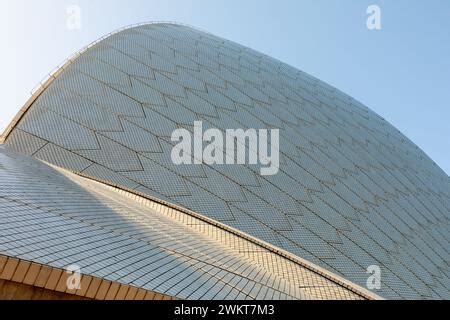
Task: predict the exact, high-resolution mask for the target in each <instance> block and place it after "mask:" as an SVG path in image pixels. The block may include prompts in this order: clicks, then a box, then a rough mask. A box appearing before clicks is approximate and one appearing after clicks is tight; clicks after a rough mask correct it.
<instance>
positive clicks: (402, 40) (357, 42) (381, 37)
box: [0, 0, 450, 174]
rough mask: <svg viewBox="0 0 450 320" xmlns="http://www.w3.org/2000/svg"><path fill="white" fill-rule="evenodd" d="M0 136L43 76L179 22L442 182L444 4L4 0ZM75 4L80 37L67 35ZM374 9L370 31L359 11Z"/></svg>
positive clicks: (447, 39) (447, 33)
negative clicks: (109, 37)
mask: <svg viewBox="0 0 450 320" xmlns="http://www.w3.org/2000/svg"><path fill="white" fill-rule="evenodd" d="M2 4H3V6H2V10H1V11H0V23H1V26H0V27H1V28H0V36H1V39H2V43H3V45H2V50H1V53H0V54H1V57H0V58H1V59H0V63H1V70H2V77H0V78H1V81H2V83H1V87H2V104H1V106H0V130H2V129H3V128H4V127H6V125H7V124H8V123H9V121H10V120H11V118H12V117H13V116H14V114H15V113H16V112H17V111H18V109H19V108H20V106H22V105H23V104H24V102H25V101H26V100H27V98H28V97H29V92H30V90H31V89H32V88H33V87H35V86H36V84H37V83H38V82H39V81H40V80H41V78H43V77H44V76H45V75H46V74H47V73H48V72H49V71H50V70H52V69H53V68H54V67H56V66H57V65H58V64H59V63H60V62H61V61H62V60H64V59H65V58H66V57H68V56H69V55H70V54H72V53H73V52H75V51H77V50H78V49H80V48H81V47H83V46H85V45H86V44H88V43H90V42H91V41H93V40H96V39H97V38H99V37H100V36H102V35H104V34H106V33H108V32H110V31H112V30H114V29H117V28H119V27H122V26H125V25H129V24H133V23H137V22H144V21H177V22H183V23H187V24H190V25H193V26H196V27H199V28H201V29H205V30H208V31H210V32H211V33H213V34H216V35H218V36H222V37H224V38H227V39H230V40H233V41H236V42H238V43H241V44H243V45H246V46H249V47H251V48H253V49H256V50H258V51H261V52H263V53H266V54H268V55H270V56H273V57H275V58H278V59H280V60H281V61H283V62H286V63H288V64H290V65H292V66H294V67H297V68H299V69H301V70H303V71H305V72H308V73H310V74H312V75H314V76H316V77H318V78H320V79H321V80H324V81H326V82H328V83H330V84H331V85H333V86H335V87H337V88H339V89H341V90H342V91H344V92H346V93H348V94H350V95H351V96H353V97H355V98H356V99H358V100H360V101H361V102H363V103H364V104H366V105H367V106H369V107H370V108H371V109H372V110H374V111H375V112H377V113H378V114H380V115H381V116H383V117H384V118H386V119H387V120H388V121H389V122H391V123H392V124H393V125H394V126H396V127H397V128H398V129H399V130H400V131H402V132H403V133H404V134H405V135H406V136H407V137H409V138H410V139H411V140H412V141H413V142H415V143H416V144H417V145H418V146H419V147H421V148H422V149H423V150H424V151H425V152H426V153H427V154H428V155H429V156H430V157H431V158H432V159H433V160H434V161H436V163H437V164H438V165H439V166H440V167H441V168H442V169H444V171H446V172H447V174H449V173H450V121H449V120H450V103H449V101H450V1H448V0H427V1H425V0H423V1H417V0H416V1H412V0H395V1H393V0H390V1H382V0H370V1H366V0H303V1H302V0H292V1H282V0H281V1H275V0H272V1H264V0H247V1H245V0H238V1H233V0H215V1H214V0H198V1H195V0H178V1H175V0H127V1H125V0H124V1H118V0H108V1H106V0H71V1H66V0H33V1H30V0H3V1H2ZM72 4H75V5H78V6H79V7H80V8H81V10H82V12H81V19H82V20H81V29H80V30H77V31H70V30H69V29H68V28H67V27H66V19H67V14H66V8H67V6H69V5H72ZM371 4H376V5H378V6H379V7H380V8H381V14H382V16H381V18H382V30H379V31H369V30H368V29H367V27H366V19H367V14H366V9H367V7H368V6H369V5H371Z"/></svg>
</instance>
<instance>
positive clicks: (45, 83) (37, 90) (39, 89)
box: [0, 21, 210, 144]
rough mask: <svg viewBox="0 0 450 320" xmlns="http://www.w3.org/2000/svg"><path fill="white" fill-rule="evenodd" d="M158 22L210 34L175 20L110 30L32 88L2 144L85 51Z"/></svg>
mask: <svg viewBox="0 0 450 320" xmlns="http://www.w3.org/2000/svg"><path fill="white" fill-rule="evenodd" d="M158 24H171V25H177V26H185V27H189V28H192V29H195V30H198V31H201V32H204V33H207V34H210V33H209V32H207V31H205V30H202V29H200V28H197V27H194V26H191V25H189V24H186V23H179V22H174V21H149V22H140V23H134V24H130V25H127V26H124V27H121V28H118V29H116V30H114V31H112V32H109V33H107V34H105V35H103V36H101V37H100V38H98V39H97V40H95V41H93V42H91V43H89V44H88V45H86V46H84V47H83V48H82V49H80V50H78V51H76V52H75V53H73V54H71V55H70V56H69V57H68V58H66V59H65V60H64V61H63V62H62V63H60V64H59V65H58V66H57V67H56V68H54V69H53V71H51V72H50V73H49V74H48V75H47V76H46V77H45V78H43V79H42V80H41V81H40V82H39V83H38V84H37V85H36V86H35V87H34V88H33V89H32V90H31V97H30V98H28V100H27V101H26V102H25V104H24V105H23V107H22V108H20V110H19V111H18V112H17V113H16V115H15V116H14V118H13V119H12V121H11V122H10V123H9V124H8V126H7V127H6V128H5V130H3V132H1V133H0V144H4V142H5V141H6V139H7V138H8V136H9V135H10V133H11V131H12V130H13V129H14V128H15V127H16V125H17V124H18V123H19V122H20V120H21V119H22V117H23V116H24V115H25V113H26V112H27V111H28V109H29V108H30V107H31V106H32V105H33V103H34V102H35V101H36V99H37V98H39V96H40V95H41V94H42V93H43V92H44V90H45V89H47V88H48V87H49V86H50V85H51V84H52V83H53V81H54V80H56V78H57V77H58V76H59V75H60V74H61V73H62V72H63V71H64V70H66V69H67V67H69V66H70V65H71V64H72V63H73V62H75V60H76V59H78V57H80V56H81V55H82V54H83V53H85V52H86V51H87V50H89V49H90V48H92V47H93V46H95V45H96V44H98V43H99V42H101V41H103V40H105V39H107V38H109V37H111V36H113V35H115V34H118V33H120V32H122V31H125V30H129V29H133V28H135V27H139V26H146V25H158Z"/></svg>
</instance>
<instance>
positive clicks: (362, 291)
mask: <svg viewBox="0 0 450 320" xmlns="http://www.w3.org/2000/svg"><path fill="white" fill-rule="evenodd" d="M158 24H171V25H177V26H186V27H189V28H193V29H195V30H198V31H201V32H204V33H207V34H210V33H209V32H207V31H204V30H201V29H200V28H197V27H194V26H191V25H188V24H184V23H178V22H172V21H154V22H143V23H136V24H131V25H128V26H125V27H121V28H119V29H116V30H114V31H112V32H110V33H108V34H106V35H104V36H102V37H100V38H99V39H97V40H95V41H93V42H91V43H90V44H88V45H87V46H85V47H83V48H82V49H80V50H79V51H77V52H75V53H74V54H72V55H70V56H69V57H68V58H67V59H66V60H64V62H63V63H61V64H59V65H58V66H57V67H56V68H55V69H54V70H53V71H52V72H50V73H49V75H48V76H47V77H45V78H44V79H43V80H42V81H41V82H40V83H39V84H38V85H37V86H36V87H35V88H34V89H33V90H32V92H31V94H32V95H31V97H30V98H29V99H28V100H27V102H26V103H25V104H24V106H23V107H22V108H21V109H20V110H19V111H18V113H17V114H16V115H15V116H14V118H13V120H12V121H11V122H10V124H9V125H8V126H7V127H6V129H5V130H4V131H3V133H1V135H0V145H2V144H4V142H5V141H6V139H7V138H8V136H9V135H10V134H11V132H12V131H13V129H14V128H15V127H16V125H17V124H18V123H19V122H20V120H21V119H22V118H23V116H24V115H25V114H26V113H27V111H28V110H29V109H30V107H31V106H32V105H33V103H34V102H35V101H36V100H37V99H38V98H39V97H40V96H41V94H42V93H43V92H44V91H45V90H46V89H47V88H48V87H49V86H50V85H51V84H52V83H53V81H54V80H56V78H57V77H58V76H59V75H60V74H61V73H62V72H64V71H65V70H66V69H67V68H68V67H69V66H70V65H72V63H74V62H75V61H76V60H77V59H78V58H79V57H80V56H81V55H82V54H83V53H85V52H86V51H87V50H89V49H90V48H92V47H93V46H95V45H97V44H98V43H99V42H101V41H103V40H105V39H106V38H109V37H110V36H113V35H115V34H118V33H120V32H122V31H125V30H129V29H132V28H135V27H139V26H145V25H158ZM333 88H334V87H333ZM335 89H336V90H339V89H337V88H335ZM339 91H340V90H339ZM352 99H353V98H352ZM353 100H354V99H353ZM65 170H67V169H65ZM68 171H70V172H72V173H74V174H76V175H79V176H82V177H85V178H87V179H90V180H93V181H97V182H99V183H102V184H104V185H107V186H110V187H114V188H117V189H120V190H123V191H125V192H128V193H131V194H134V195H137V196H139V197H142V198H145V199H148V200H150V201H154V202H156V203H159V204H161V205H163V206H166V207H169V208H172V209H175V210H178V211H181V212H183V213H185V214H188V215H190V216H193V217H195V218H197V219H199V220H202V221H204V222H206V223H208V224H212V225H214V226H216V227H218V228H220V229H223V230H225V231H227V232H230V233H232V234H234V235H236V236H238V237H241V238H243V239H245V240H247V241H250V242H252V243H254V244H256V245H258V246H261V247H263V248H265V249H267V250H269V251H271V252H273V253H275V254H278V255H280V256H281V257H283V258H285V259H288V260H290V261H292V262H294V263H297V264H299V265H301V266H303V267H305V268H307V269H309V270H311V271H313V272H316V273H318V274H320V275H322V276H323V277H325V278H326V279H328V280H331V281H333V282H335V283H337V284H339V285H342V286H343V287H345V288H347V289H349V290H351V291H353V292H355V293H357V294H359V295H361V296H363V297H365V298H367V299H372V300H384V298H382V297H381V296H379V295H377V294H375V293H373V292H372V291H370V290H368V289H366V288H364V287H362V286H360V285H357V284H356V283H353V282H352V281H350V280H348V279H345V278H343V277H341V276H339V275H337V274H335V273H333V272H331V271H329V270H326V269H324V268H322V267H320V266H318V265H316V264H314V263H312V262H310V261H308V260H305V259H303V258H301V257H299V256H296V255H294V254H292V253H290V252H288V251H286V250H283V249H281V248H278V247H276V246H274V245H272V244H270V243H267V242H265V241H263V240H261V239H258V238H255V237H252V236H251V235H249V234H246V233H244V232H242V231H240V230H237V229H235V228H233V227H230V226H228V225H225V224H223V223H220V222H218V221H215V220H213V219H211V218H208V217H206V216H203V215H201V214H199V213H196V212H194V211H191V210H189V209H186V208H183V207H181V206H178V205H176V204H173V203H170V202H166V201H164V200H161V199H158V198H154V197H150V196H148V195H146V194H143V193H141V192H139V191H136V190H131V189H128V188H126V187H123V186H118V185H114V184H111V183H109V182H106V181H102V180H100V179H97V178H95V177H92V176H89V175H85V174H82V173H78V172H73V171H71V170H68Z"/></svg>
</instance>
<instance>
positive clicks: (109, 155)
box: [0, 24, 450, 299]
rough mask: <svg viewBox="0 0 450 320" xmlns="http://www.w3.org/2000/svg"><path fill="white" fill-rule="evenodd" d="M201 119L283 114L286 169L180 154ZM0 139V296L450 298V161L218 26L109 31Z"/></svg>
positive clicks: (234, 124)
mask: <svg viewBox="0 0 450 320" xmlns="http://www.w3.org/2000/svg"><path fill="white" fill-rule="evenodd" d="M195 121H202V123H203V126H204V127H205V128H219V129H220V130H223V131H225V130H226V129H237V128H267V129H270V128H277V129H279V130H280V144H279V145H280V163H279V171H278V173H277V174H275V175H267V176H264V175H261V174H260V172H259V168H258V167H256V166H254V165H251V164H245V165H243V164H241V165H207V164H201V165H194V164H193V165H175V164H174V163H173V162H172V160H171V150H172V148H173V146H174V142H172V141H171V135H172V133H173V131H174V130H175V129H177V128H185V129H186V130H188V131H190V132H192V129H193V123H194V122H195ZM0 143H2V144H1V145H0V292H1V293H0V298H15V297H16V296H19V297H26V298H39V297H60V298H71V297H79V298H92V299H382V298H384V299H450V277H449V275H450V267H449V263H450V253H449V252H450V250H449V249H450V178H449V177H448V176H447V175H446V174H445V173H444V172H443V171H442V170H441V169H440V168H439V167H438V166H437V165H436V164H435V163H434V162H433V161H432V160H431V159H430V158H429V157H428V156H427V155H426V154H424V152H423V151H421V150H420V149H419V148H418V147H417V146H416V145H414V144H413V143H412V142H411V141H409V140H408V139H407V138H406V137H405V136H404V135H402V134H401V133H400V132H399V131H398V130H397V129H395V128H394V127H393V126H392V125H390V124H389V123H388V122H387V121H385V120H384V119H383V118H381V117H380V116H378V115H377V114H375V113H374V112H372V111H371V110H370V109H368V108H367V107H365V106H364V105H362V104H361V103H359V102H358V101H356V100H354V99H353V98H351V97H349V96H347V95H345V94H344V93H342V92H340V91H338V90H337V89H335V88H333V87H331V86H329V85H327V84H326V83H324V82H321V81H319V80H317V79H315V78H313V77H311V76H310V75H308V74H305V73H303V72H301V71H299V70H296V69H294V68H292V67H290V66H288V65H286V64H284V63H281V62H279V61H277V60H275V59H272V58H270V57H268V56H266V55H263V54H261V53H258V52H256V51H253V50H251V49H249V48H246V47H243V46H241V45H238V44H236V43H233V42H230V41H227V40H224V39H222V38H219V37H216V36H213V35H210V34H209V33H206V32H203V31H198V30H196V29H193V28H190V27H185V26H181V25H176V24H148V25H141V26H137V27H133V28H128V29H125V30H122V31H121V32H118V33H114V34H112V35H110V36H109V37H106V38H104V39H103V40H101V41H99V42H97V43H96V44H95V45H93V46H90V47H89V48H87V49H86V50H84V51H83V52H81V53H80V54H79V55H78V56H77V57H76V58H74V59H72V60H71V61H69V62H68V63H67V64H66V65H65V66H64V67H63V68H61V69H60V70H58V72H57V73H56V74H55V75H54V76H53V77H52V78H51V79H49V80H48V81H47V83H45V84H44V85H43V86H42V88H41V89H40V90H39V91H38V92H37V93H36V94H35V95H34V96H33V97H32V99H31V100H30V101H29V102H28V103H27V104H26V105H25V106H24V107H23V108H22V110H21V111H20V112H19V114H18V115H17V117H16V118H15V119H14V121H13V122H12V123H11V125H10V126H9V128H8V129H7V130H6V131H5V133H4V135H3V136H2V139H1V140H0ZM246 147H248V146H246ZM223 151H224V152H225V150H223ZM193 156H194V155H192V157H193ZM71 265H76V266H79V267H80V270H81V286H80V288H78V289H70V288H68V287H67V285H66V280H67V278H68V277H69V274H68V273H67V272H66V271H65V270H66V268H67V267H68V266H71ZM369 266H379V268H380V271H381V274H380V276H381V277H380V280H381V286H380V288H379V289H373V290H369V289H367V288H366V283H367V279H368V277H369V276H370V274H368V273H367V268H368V267H369ZM2 288H3V289H2ZM12 288H14V289H12Z"/></svg>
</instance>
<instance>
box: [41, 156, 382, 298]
mask: <svg viewBox="0 0 450 320" xmlns="http://www.w3.org/2000/svg"><path fill="white" fill-rule="evenodd" d="M47 164H48V165H50V166H51V167H54V168H55V169H57V170H60V171H67V172H71V173H73V174H75V175H77V176H80V177H82V178H85V179H88V180H90V181H94V182H96V183H99V184H101V185H103V186H106V187H108V188H110V189H112V190H114V191H116V192H123V193H125V196H127V197H128V196H138V197H140V198H143V199H144V200H147V201H151V202H154V203H156V204H159V205H162V206H164V207H166V208H169V209H173V210H176V211H179V212H181V213H182V214H186V215H188V216H191V217H193V218H195V219H198V220H200V221H202V222H204V223H207V224H209V225H211V226H213V227H216V228H219V229H221V230H224V231H226V232H228V233H231V234H232V235H234V236H236V237H238V238H241V239H244V240H246V241H249V242H250V243H252V244H254V245H257V246H258V247H262V248H263V249H266V250H268V251H269V252H271V253H273V254H276V255H278V256H280V257H281V258H284V259H287V260H288V261H291V262H293V263H295V264H297V265H300V266H301V267H303V268H306V269H308V270H309V271H312V272H313V273H315V274H317V275H319V276H322V277H324V278H326V279H327V280H330V281H331V282H333V283H335V284H337V285H339V286H341V287H344V288H346V289H348V290H350V291H351V292H353V293H355V294H357V295H360V296H362V297H364V298H366V299H371V300H372V299H373V300H383V298H382V297H381V296H378V295H377V294H375V293H373V292H370V291H368V290H367V289H365V288H363V287H361V286H359V285H357V284H355V283H353V282H351V281H350V280H347V279H345V278H343V277H341V276H339V275H337V274H334V273H333V272H331V271H328V270H326V269H324V268H322V267H319V266H317V265H315V264H314V263H312V262H310V261H307V260H305V259H303V258H301V257H298V256H296V255H293V254H292V253H290V252H288V251H286V250H283V249H281V248H278V247H275V246H274V245H272V244H269V243H267V242H265V241H263V240H261V239H257V238H255V237H253V236H251V235H248V234H246V233H244V232H242V231H240V230H238V229H235V228H233V227H231V226H228V225H226V224H224V223H221V222H219V221H216V220H214V219H211V218H208V217H205V216H204V215H202V214H199V213H197V212H195V211H192V210H189V209H187V208H184V207H182V206H179V205H176V204H174V203H170V202H168V201H165V200H162V199H159V198H157V197H152V196H150V195H146V194H144V193H142V192H139V191H136V190H131V189H129V188H126V187H122V186H118V185H114V184H112V183H110V182H107V181H104V180H101V179H98V178H95V177H92V176H90V175H86V174H83V173H79V172H74V171H71V170H67V169H63V168H60V167H57V166H54V165H52V164H49V163H47ZM158 212H159V211H158Z"/></svg>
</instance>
